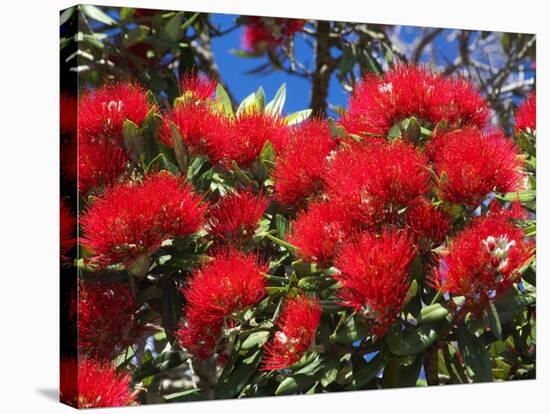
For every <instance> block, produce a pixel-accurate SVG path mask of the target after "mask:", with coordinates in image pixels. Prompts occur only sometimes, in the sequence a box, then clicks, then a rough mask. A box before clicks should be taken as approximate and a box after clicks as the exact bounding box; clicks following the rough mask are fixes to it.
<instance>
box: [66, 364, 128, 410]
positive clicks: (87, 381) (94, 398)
mask: <svg viewBox="0 0 550 414" xmlns="http://www.w3.org/2000/svg"><path fill="white" fill-rule="evenodd" d="M130 383H131V378H130V375H128V374H119V373H117V371H116V368H115V367H114V366H113V365H111V364H110V363H102V362H98V361H95V360H93V359H86V358H84V359H81V360H80V361H78V364H77V360H76V359H62V360H61V384H60V394H61V395H60V397H61V401H63V402H64V403H66V404H68V405H70V406H72V407H75V408H100V407H122V406H126V405H135V404H137V403H136V401H135V396H134V394H133V393H132V391H131V388H130Z"/></svg>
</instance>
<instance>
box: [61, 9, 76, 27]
mask: <svg viewBox="0 0 550 414" xmlns="http://www.w3.org/2000/svg"><path fill="white" fill-rule="evenodd" d="M75 9H76V7H75V6H72V7H68V8H66V9H65V10H63V11H62V12H61V14H60V15H59V25H60V26H63V25H64V24H65V23H67V22H68V21H69V19H70V18H71V17H72V16H73V14H74V12H75Z"/></svg>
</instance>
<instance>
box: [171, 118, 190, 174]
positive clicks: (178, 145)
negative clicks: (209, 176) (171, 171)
mask: <svg viewBox="0 0 550 414" xmlns="http://www.w3.org/2000/svg"><path fill="white" fill-rule="evenodd" d="M170 129H171V130H172V143H173V144H174V153H175V154H176V161H177V162H178V166H179V167H180V171H181V172H186V171H187V166H188V163H189V155H188V153H187V149H186V148H185V144H184V143H183V137H182V136H181V134H180V131H179V129H178V127H177V126H176V124H174V123H173V122H171V123H170Z"/></svg>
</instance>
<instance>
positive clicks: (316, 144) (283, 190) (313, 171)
mask: <svg viewBox="0 0 550 414" xmlns="http://www.w3.org/2000/svg"><path fill="white" fill-rule="evenodd" d="M335 148H336V142H335V140H334V139H333V138H332V136H331V134H330V127H329V125H328V123H326V122H324V121H322V120H310V121H305V122H303V123H301V124H300V125H299V126H297V127H296V128H294V129H293V130H292V135H291V138H290V140H289V143H288V146H287V147H286V148H285V149H284V151H283V152H282V154H281V156H280V158H279V159H278V160H277V161H276V163H275V168H274V170H273V173H272V177H273V179H274V181H275V199H276V200H277V201H279V202H281V203H283V204H296V203H299V202H300V201H302V200H303V199H304V198H306V197H308V196H310V195H313V194H315V193H316V192H317V191H318V190H319V189H320V187H321V186H322V181H321V172H322V170H323V168H324V166H325V164H326V159H327V157H328V156H329V154H330V153H331V151H333V150H334V149H335Z"/></svg>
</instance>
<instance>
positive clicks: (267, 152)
mask: <svg viewBox="0 0 550 414" xmlns="http://www.w3.org/2000/svg"><path fill="white" fill-rule="evenodd" d="M275 156H276V155H275V149H274V148H273V144H271V142H270V141H266V142H265V144H264V146H263V148H262V150H261V151H260V161H262V162H268V163H273V161H275Z"/></svg>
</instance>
